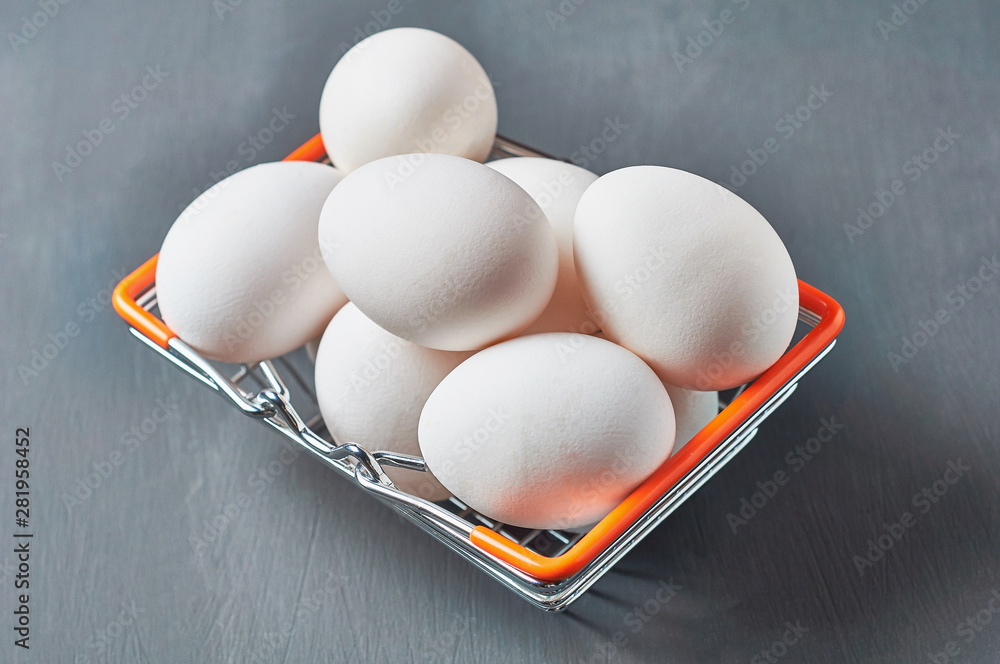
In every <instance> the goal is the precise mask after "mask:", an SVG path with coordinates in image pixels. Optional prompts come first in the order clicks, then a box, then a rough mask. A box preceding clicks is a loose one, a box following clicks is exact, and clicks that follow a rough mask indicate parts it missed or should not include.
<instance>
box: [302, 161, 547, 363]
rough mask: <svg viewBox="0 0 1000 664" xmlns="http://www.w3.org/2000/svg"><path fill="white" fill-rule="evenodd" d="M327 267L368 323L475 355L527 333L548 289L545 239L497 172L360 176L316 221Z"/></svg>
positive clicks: (410, 164)
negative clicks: (318, 224) (503, 340)
mask: <svg viewBox="0 0 1000 664" xmlns="http://www.w3.org/2000/svg"><path fill="white" fill-rule="evenodd" d="M320 238H321V242H320V244H321V245H322V247H323V255H324V257H325V258H326V262H327V266H328V267H329V268H330V272H331V273H332V274H333V276H334V279H335V280H336V282H337V283H338V284H339V285H340V287H341V288H343V289H344V292H345V293H346V294H347V296H348V297H349V298H350V299H351V301H352V302H354V303H355V304H356V305H357V306H358V308H359V309H360V310H361V311H362V312H364V314H365V315H366V316H368V317H369V318H371V319H372V320H373V321H375V323H377V324H378V325H380V326H381V327H383V328H385V329H386V330H388V331H389V332H392V333H393V334H395V335H396V336H398V337H402V338H404V339H406V340H408V341H412V342H414V343H417V344H420V345H422V346H429V347H431V348H438V349H441V350H475V349H477V348H482V347H484V346H486V345H488V344H491V343H494V342H496V341H499V340H501V339H504V338H506V337H512V336H514V335H516V334H517V333H519V332H521V331H522V330H524V329H525V328H526V327H527V326H528V325H530V324H531V323H532V322H533V321H534V320H535V319H536V318H538V316H539V314H541V312H542V310H543V309H544V308H545V305H547V304H548V302H549V298H550V297H551V296H552V290H553V288H554V287H555V282H556V271H557V266H558V255H557V250H556V241H555V236H554V235H553V232H552V228H551V227H550V226H549V224H548V222H547V221H546V220H545V215H544V214H543V213H542V211H541V209H540V208H539V207H538V205H537V204H536V203H535V202H534V201H533V200H532V199H531V196H529V195H528V194H527V193H525V191H524V190H523V189H521V188H520V187H518V186H517V185H516V184H514V183H513V182H511V181H510V180H509V179H507V178H506V177H504V176H502V175H500V174H499V173H497V172H496V171H494V170H492V169H490V168H487V167H486V166H483V165H482V164H479V163H476V162H474V161H469V160H468V159H462V158H460V157H453V156H449V155H440V154H414V155H404V156H396V157H387V158H386V159H380V160H378V161H374V162H372V163H370V164H366V165H364V166H362V167H361V168H359V169H358V170H356V171H354V172H353V173H351V174H350V175H348V176H347V177H345V178H344V181H343V182H342V183H341V184H340V185H339V186H338V187H337V188H336V189H334V190H333V193H332V194H331V195H330V198H329V200H327V202H326V205H325V206H324V207H323V214H322V216H321V218H320Z"/></svg>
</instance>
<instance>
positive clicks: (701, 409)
mask: <svg viewBox="0 0 1000 664" xmlns="http://www.w3.org/2000/svg"><path fill="white" fill-rule="evenodd" d="M663 386H664V387H665V388H667V394H669V395H670V403H672V404H673V406H674V418H675V419H676V420H677V437H676V438H675V439H674V452H673V453H674V454H677V452H679V451H680V449H681V448H682V447H684V446H685V445H687V444H688V441H690V440H691V439H692V438H694V435H695V434H696V433H698V432H699V431H701V430H702V429H704V428H705V425H707V424H708V423H709V422H711V421H712V420H714V419H715V416H716V415H718V414H719V393H718V392H715V391H710V392H700V391H698V390H685V389H684V388H683V387H677V386H676V385H670V384H667V383H664V385H663Z"/></svg>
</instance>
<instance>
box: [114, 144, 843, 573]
mask: <svg viewBox="0 0 1000 664" xmlns="http://www.w3.org/2000/svg"><path fill="white" fill-rule="evenodd" d="M325 155H326V151H325V149H324V147H323V140H322V136H321V135H320V134H316V135H315V136H313V137H312V138H310V139H309V140H308V141H306V142H305V143H304V144H303V145H301V146H300V147H299V148H297V149H296V150H295V151H293V152H292V153H291V154H290V155H288V157H286V158H285V159H284V161H319V160H320V159H322V158H323V157H324V156H325ZM158 257H159V254H156V255H154V256H152V257H151V258H150V259H149V260H147V261H146V262H145V263H143V264H142V265H141V266H139V267H138V268H137V269H136V270H135V271H133V272H132V273H131V274H129V275H128V276H126V277H125V278H124V279H122V280H121V281H120V282H119V283H118V285H117V286H116V287H115V290H114V294H113V296H112V302H113V304H114V308H115V311H117V312H118V314H119V315H120V316H121V317H122V318H123V319H124V320H125V321H126V322H127V323H129V325H131V326H132V327H133V328H135V329H136V330H138V331H139V332H140V333H141V334H143V335H144V336H145V337H147V338H148V339H150V340H151V341H153V342H154V343H156V344H157V345H159V346H160V347H162V348H165V349H166V348H169V344H170V340H171V339H172V338H174V337H176V336H177V335H176V334H175V333H174V332H173V331H172V330H170V328H169V327H167V325H166V324H165V323H164V322H163V321H162V320H160V319H159V318H157V317H156V316H154V315H153V314H152V313H150V312H149V311H147V310H146V309H145V308H143V307H142V306H141V305H140V304H139V303H138V302H137V301H136V298H137V297H139V295H141V294H142V293H143V292H144V291H146V290H148V289H149V288H150V287H151V286H153V285H154V283H155V281H156V264H157V258H158ZM798 286H799V305H800V306H801V307H804V308H805V309H807V310H809V311H811V312H813V313H815V314H816V315H817V316H818V317H819V322H818V323H817V324H816V325H815V326H814V327H813V329H812V330H810V331H809V332H808V333H807V334H806V335H805V337H803V338H802V339H801V340H799V341H798V342H797V343H796V344H794V345H793V346H792V347H791V348H789V349H788V350H786V351H785V353H784V354H783V355H782V356H781V358H779V359H778V361H777V362H775V363H774V364H773V365H772V366H771V367H770V368H769V369H768V370H767V371H765V372H764V373H763V374H762V375H761V376H759V377H758V378H757V379H756V380H755V381H754V382H753V383H751V384H750V385H749V386H748V387H747V388H746V389H745V390H744V391H743V392H742V394H740V395H739V396H738V397H737V398H736V399H734V400H733V402H732V403H730V404H729V406H727V407H726V408H725V409H724V410H723V411H722V412H721V413H719V414H718V415H717V416H716V417H715V419H713V420H712V421H711V422H709V424H708V425H706V426H705V427H704V428H703V429H702V430H701V431H700V432H699V433H697V434H696V435H695V436H694V437H693V438H692V439H691V440H690V441H688V443H687V444H685V445H684V447H682V448H681V450H680V451H678V452H677V453H676V454H674V455H673V456H671V457H670V458H669V459H667V461H665V462H664V463H663V465H662V466H660V467H659V468H658V469H657V470H656V471H655V472H654V473H653V474H652V475H651V476H650V477H649V478H647V479H646V480H645V481H644V482H643V483H642V484H640V485H639V486H638V487H637V488H636V489H635V490H634V491H633V492H632V493H631V494H630V495H629V496H628V497H627V498H626V499H625V500H624V501H622V503H621V504H619V505H618V507H616V508H615V509H614V510H612V512H611V513H610V514H608V515H607V516H606V517H605V518H604V519H602V520H601V521H600V522H599V523H598V524H597V525H595V526H594V527H593V528H591V530H590V531H589V532H588V533H587V534H585V535H584V536H583V537H582V538H581V539H580V540H578V541H577V542H576V543H575V544H574V545H573V546H572V547H571V548H570V549H568V550H567V551H565V552H564V553H562V554H560V555H558V556H544V555H542V554H539V553H535V552H534V551H531V550H530V549H528V548H526V547H524V546H522V545H521V544H518V543H517V542H514V541H513V540H511V539H508V538H507V537H505V536H504V535H501V534H500V533H497V532H494V531H492V530H490V529H488V528H485V527H483V526H475V527H474V528H473V530H472V533H471V535H470V539H471V543H472V544H473V545H474V546H475V547H477V548H478V549H480V550H482V551H484V552H486V553H488V554H490V555H492V556H494V557H496V558H497V559H499V560H501V561H503V562H505V563H507V564H508V565H510V566H511V567H513V568H515V569H517V570H519V571H521V572H523V573H525V574H527V575H529V576H531V577H534V578H536V579H538V580H540V581H549V582H558V581H562V580H564V579H567V578H569V577H571V576H573V575H574V574H576V573H577V572H579V571H580V570H582V569H583V568H584V567H586V566H587V564H588V563H590V562H591V561H593V560H594V559H595V558H596V557H597V556H598V555H599V554H600V553H601V552H602V551H604V550H605V549H607V548H608V547H609V546H611V545H612V544H613V543H614V542H615V541H616V539H617V538H618V537H620V536H621V535H622V534H623V533H624V532H625V531H626V530H627V529H628V528H629V527H630V526H632V524H634V523H635V522H636V521H637V520H639V519H640V518H641V517H642V516H643V514H645V512H646V511H647V510H649V509H650V508H651V507H652V506H653V505H654V503H656V501H657V500H658V499H659V498H660V497H661V496H662V495H663V494H664V493H665V492H667V491H668V490H669V489H670V488H671V487H673V486H674V485H675V484H676V483H677V482H678V481H680V480H681V479H682V478H684V476H685V475H687V473H688V472H690V471H691V470H693V469H694V468H695V467H696V466H697V465H698V464H699V462H701V460H702V459H704V458H705V457H706V456H707V455H708V454H709V453H711V452H712V450H713V449H715V447H716V446H717V445H718V444H719V443H721V442H722V441H723V440H724V439H725V438H726V437H727V436H729V435H730V434H732V433H733V432H734V431H735V430H736V429H737V428H738V427H739V426H740V424H742V423H743V422H744V421H745V420H746V419H747V418H748V417H750V416H751V415H752V414H753V413H754V412H756V411H757V410H758V409H759V408H760V407H761V406H762V405H763V404H764V403H765V402H766V401H767V400H768V399H769V398H770V397H771V396H773V395H774V394H775V393H777V391H778V390H780V389H781V388H782V387H784V386H785V385H786V384H787V383H788V382H789V381H790V380H791V379H792V378H793V377H794V376H795V375H796V374H798V373H799V372H800V371H801V370H802V369H804V368H805V367H806V366H807V365H808V364H809V363H810V362H811V361H812V360H814V359H815V358H816V357H817V356H818V355H820V354H821V353H822V352H823V351H824V350H825V349H826V348H827V347H828V346H829V345H830V344H831V343H833V341H834V340H835V339H836V337H837V335H838V334H839V333H840V331H841V330H842V329H843V327H844V319H845V316H844V309H843V307H841V306H840V304H839V303H838V302H837V301H836V300H835V299H834V298H832V297H831V296H829V295H827V294H826V293H824V292H822V291H820V290H819V289H817V288H814V287H813V286H810V285H809V284H807V283H805V282H804V281H802V280H799V281H798Z"/></svg>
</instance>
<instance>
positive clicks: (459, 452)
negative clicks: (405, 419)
mask: <svg viewBox="0 0 1000 664" xmlns="http://www.w3.org/2000/svg"><path fill="white" fill-rule="evenodd" d="M419 439H420V449H421V450H422V451H423V454H424V459H425V460H426V461H427V464H428V467H429V468H430V469H431V470H432V471H433V472H434V474H435V476H436V477H437V478H438V479H439V480H441V483H442V484H444V485H445V486H446V487H448V489H449V490H451V492H452V493H454V494H455V496H456V497H458V498H459V499H461V500H462V501H464V502H465V503H466V504H468V505H469V506H471V507H473V508H474V509H476V510H478V511H479V512H481V513H483V514H485V515H487V516H489V517H491V518H494V519H498V520H500V521H502V522H504V523H508V524H512V525H516V526H521V527H524V528H575V527H578V526H583V525H586V524H591V523H594V522H595V521H598V520H600V519H602V518H603V517H605V516H606V515H607V514H608V513H609V512H610V511H611V510H612V509H613V508H614V507H615V506H616V505H618V504H619V503H620V502H621V501H622V500H623V499H624V498H625V497H626V496H628V494H629V493H631V492H632V490H634V489H635V488H636V487H637V486H638V485H639V484H640V483H641V482H642V481H643V480H644V479H646V478H647V477H648V476H649V475H650V474H651V473H652V472H653V471H654V470H656V468H657V467H658V466H660V464H662V463H663V462H664V461H665V460H666V459H667V457H669V456H670V450H671V447H672V445H673V442H674V413H673V409H672V408H671V405H670V397H669V396H668V395H667V391H666V390H665V389H664V387H663V384H662V383H661V382H660V381H659V379H658V378H657V377H656V374H655V373H653V371H652V370H651V369H650V368H649V367H648V366H646V364H644V363H643V362H642V360H640V359H639V358H638V357H636V356H635V355H633V354H632V353H631V352H629V351H627V350H626V349H624V348H622V347H620V346H617V345H615V344H613V343H611V342H609V341H605V340H603V339H599V338H597V337H594V336H590V335H584V334H571V333H558V332H557V333H549V334H536V335H531V336H525V337H518V338H516V339H512V340H510V341H505V342H503V343H501V344H497V345H496V346H492V347H490V348H487V349H486V350H483V351H480V352H479V353H477V354H475V355H473V356H472V357H471V358H469V359H468V360H466V361H465V362H463V363H462V364H461V365H459V366H458V368H457V369H455V370H454V371H452V372H451V373H450V374H448V376H447V377H446V378H445V379H444V380H443V381H442V382H441V384H440V385H438V387H437V389H435V390H434V392H433V393H432V394H431V396H430V398H429V399H428V400H427V403H426V405H425V406H424V410H423V413H421V415H420V427H419Z"/></svg>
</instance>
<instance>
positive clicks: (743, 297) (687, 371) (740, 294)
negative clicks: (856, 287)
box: [573, 166, 798, 391]
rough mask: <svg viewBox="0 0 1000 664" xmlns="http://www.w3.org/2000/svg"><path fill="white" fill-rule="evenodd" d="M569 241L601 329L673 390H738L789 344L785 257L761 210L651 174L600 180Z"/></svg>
mask: <svg viewBox="0 0 1000 664" xmlns="http://www.w3.org/2000/svg"><path fill="white" fill-rule="evenodd" d="M573 242H574V257H575V259H576V269H577V276H578V278H579V280H580V285H581V289H582V290H583V293H584V298H585V299H586V301H587V304H588V306H589V307H590V310H591V312H592V313H593V314H594V316H595V317H596V319H597V321H598V323H599V324H600V326H601V329H602V330H604V332H605V333H606V334H607V335H608V338H609V339H611V340H612V341H614V342H616V343H619V344H621V345H623V346H625V347H626V348H628V349H630V350H632V351H633V352H635V353H636V354H637V355H639V356H640V357H642V358H643V359H644V360H646V362H648V363H649V365H650V366H651V367H652V368H653V369H655V370H656V372H657V373H658V374H659V375H660V376H661V377H662V378H663V379H664V380H665V381H667V382H669V383H671V384H673V385H678V386H680V387H684V388H688V389H696V390H702V391H710V390H721V389H727V388H731V387H735V386H737V385H741V384H743V383H746V382H747V381H749V380H751V379H753V378H754V377H756V376H757V375H759V374H760V373H762V372H763V371H765V370H766V369H767V368H768V367H770V366H771V365H772V364H774V362H775V361H776V360H777V359H778V358H779V357H781V355H782V353H784V351H785V349H786V348H787V347H788V344H789V342H790V341H791V339H792V334H793V333H794V331H795V324H796V320H797V317H798V284H797V280H796V277H795V269H794V267H793V266H792V261H791V258H790V257H789V256H788V251H787V250H786V249H785V246H784V245H783V244H782V242H781V239H780V238H779V237H778V235H777V233H775V232H774V229H773V228H771V226H770V224H768V222H767V220H765V219H764V217H762V216H761V215H760V213H759V212H757V211H756V210H755V209H754V208H753V207H751V206H750V204H748V203H747V202H745V201H744V200H742V199H741V198H739V197H738V196H736V195H735V194H733V193H732V192H730V191H728V190H727V189H724V188H723V187H721V186H719V185H717V184H715V183H713V182H711V181H709V180H706V179H704V178H701V177H698V176H697V175H693V174H691V173H686V172H684V171H679V170H676V169H672V168H665V167H660V166H633V167H630V168H623V169H621V170H618V171H613V172H611V173H608V174H607V175H604V176H602V177H601V178H600V179H598V180H597V182H595V183H594V184H592V185H591V186H590V187H589V188H588V189H587V191H586V192H585V193H584V195H583V197H582V198H581V199H580V203H579V205H578V206H577V210H576V216H575V218H574V227H573Z"/></svg>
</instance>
